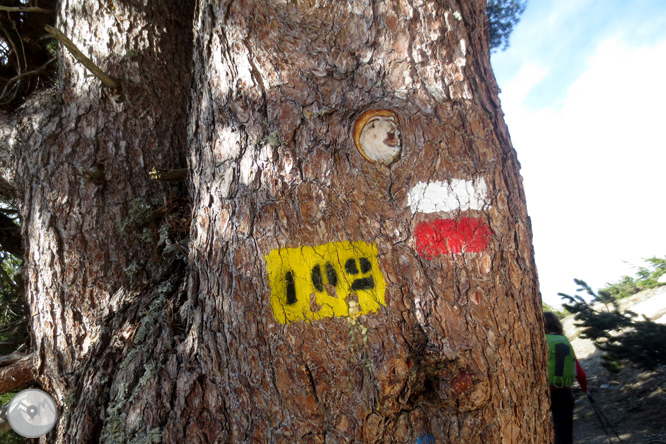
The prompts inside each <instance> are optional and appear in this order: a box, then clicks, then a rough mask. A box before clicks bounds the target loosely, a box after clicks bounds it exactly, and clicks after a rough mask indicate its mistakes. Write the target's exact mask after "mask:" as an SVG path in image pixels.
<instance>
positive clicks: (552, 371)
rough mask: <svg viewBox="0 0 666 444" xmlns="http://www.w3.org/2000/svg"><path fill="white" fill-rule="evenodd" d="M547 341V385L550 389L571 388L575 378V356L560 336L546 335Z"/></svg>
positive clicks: (567, 341) (568, 344) (569, 345)
mask: <svg viewBox="0 0 666 444" xmlns="http://www.w3.org/2000/svg"><path fill="white" fill-rule="evenodd" d="M546 340H547V341H548V384H549V385H550V386H551V387H557V388H564V387H571V386H573V383H574V379H575V378H576V355H574V351H573V347H571V344H570V343H569V340H567V338H565V337H564V336H561V335H546Z"/></svg>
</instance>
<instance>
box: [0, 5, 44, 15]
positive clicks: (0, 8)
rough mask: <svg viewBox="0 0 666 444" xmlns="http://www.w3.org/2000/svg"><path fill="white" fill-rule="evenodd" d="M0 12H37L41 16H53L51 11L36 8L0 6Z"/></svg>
mask: <svg viewBox="0 0 666 444" xmlns="http://www.w3.org/2000/svg"><path fill="white" fill-rule="evenodd" d="M0 11H7V12H38V13H41V14H53V12H54V11H52V10H51V9H44V8H40V7H38V6H0Z"/></svg>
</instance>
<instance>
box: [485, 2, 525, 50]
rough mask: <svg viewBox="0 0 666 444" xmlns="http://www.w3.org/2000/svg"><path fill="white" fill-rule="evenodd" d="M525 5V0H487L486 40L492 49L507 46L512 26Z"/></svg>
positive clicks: (518, 19) (501, 48) (502, 48)
mask: <svg viewBox="0 0 666 444" xmlns="http://www.w3.org/2000/svg"><path fill="white" fill-rule="evenodd" d="M526 6H527V1H526V0H488V6H487V8H486V16H487V17H488V28H489V29H488V31H489V37H488V40H489V42H490V48H491V49H492V50H493V51H497V50H498V49H500V50H502V51H504V50H505V49H507V48H508V47H509V37H510V36H511V33H512V32H513V27H514V26H516V25H517V24H518V22H519V21H520V16H522V15H523V12H524V11H525V7H526Z"/></svg>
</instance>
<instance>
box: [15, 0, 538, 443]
mask: <svg viewBox="0 0 666 444" xmlns="http://www.w3.org/2000/svg"><path fill="white" fill-rule="evenodd" d="M69 3H70V2H67V1H63V2H62V4H61V5H60V11H61V13H60V20H59V26H60V27H61V28H62V30H63V31H64V32H65V33H67V34H68V35H70V37H71V38H72V40H73V41H75V43H76V42H79V44H80V45H82V46H83V47H84V48H85V49H89V50H90V52H91V53H93V55H94V56H95V57H93V58H96V61H97V62H98V63H99V64H100V66H101V68H102V69H105V70H106V71H107V72H108V74H110V75H111V76H113V77H115V78H117V79H118V80H119V81H120V83H121V85H122V91H120V92H117V93H116V92H113V91H107V90H106V89H105V88H103V87H101V86H100V84H99V82H98V81H97V80H96V79H92V78H89V77H86V75H85V74H86V73H85V71H84V69H83V68H82V67H80V66H79V65H75V64H73V63H72V59H71V58H70V57H69V56H65V57H63V59H62V62H61V69H62V76H61V83H60V85H59V90H58V91H57V92H54V93H53V94H52V95H51V96H49V97H50V100H46V98H44V97H42V100H43V106H42V107H37V106H34V105H33V108H29V107H28V108H26V109H24V110H23V112H24V113H25V114H24V115H26V116H27V115H28V114H33V115H32V116H31V117H30V118H31V120H27V119H28V117H26V119H25V120H24V121H23V123H22V125H18V126H17V128H19V129H18V130H17V131H18V134H19V136H16V137H15V138H14V139H15V140H17V141H16V142H14V143H15V146H16V159H17V160H16V164H15V168H16V181H15V187H16V189H17V190H18V192H19V195H20V199H21V202H22V214H23V218H24V221H23V227H24V235H25V238H26V239H27V244H28V245H27V252H26V255H25V257H26V261H27V288H28V297H29V301H30V305H31V314H32V322H33V331H34V341H35V347H36V350H37V356H38V358H37V359H38V375H39V377H40V382H41V384H42V386H43V387H44V388H45V389H46V390H48V391H49V392H50V393H51V394H52V395H53V396H54V397H55V398H57V400H58V402H59V405H60V407H61V409H62V410H63V415H62V418H61V419H60V421H59V424H58V426H57V428H56V429H55V431H54V432H52V436H50V437H49V442H63V443H64V442H68V443H69V442H104V443H115V442H168V443H182V442H191V443H209V442H210V443H213V442H219V443H239V442H245V443H250V442H253V443H282V442H284V443H292V442H312V443H337V442H349V443H351V442H362V443H394V442H395V443H414V442H433V441H432V440H434V442H438V443H439V442H466V443H500V442H502V443H545V442H547V441H548V439H547V438H548V433H546V430H547V428H548V423H549V421H548V416H547V406H548V397H547V392H546V383H545V370H544V369H545V353H544V352H545V350H544V346H543V334H542V333H543V331H542V328H541V326H540V325H541V316H540V300H539V294H538V285H537V277H536V270H535V266H534V260H533V253H532V246H531V231H530V223H529V219H528V217H527V214H526V210H525V199H524V194H523V191H522V184H521V180H520V177H519V173H518V169H519V165H518V162H517V160H516V158H515V153H514V151H513V149H512V147H511V144H510V141H509V137H508V132H507V130H506V127H505V125H504V123H503V120H502V117H501V110H500V108H499V101H498V99H497V91H498V90H497V87H496V85H495V81H494V78H493V75H492V71H491V68H490V62H489V57H488V54H489V50H488V46H487V41H486V31H485V26H484V20H485V16H484V9H485V2H484V1H483V0H467V1H455V0H442V1H416V0H402V1H392V2H366V1H361V0H357V1H344V2H343V1H338V0H331V1H296V2H286V1H278V0H271V1H265V0H261V1H260V0H257V1H249V0H248V1H219V2H212V3H211V2H208V1H199V2H198V4H197V5H193V6H195V7H194V8H189V6H190V5H189V2H182V1H176V0H174V1H164V0H162V1H146V2H138V1H130V0H124V1H123V0H119V1H115V2H111V3H109V2H106V1H104V2H101V1H100V2H95V1H93V2H85V5H83V6H82V5H81V4H80V3H77V2H72V3H71V4H69ZM193 13H194V14H193ZM193 16H194V18H192V17H193ZM192 20H193V22H194V35H191V31H189V30H190V29H191V23H192ZM107 29H108V30H107ZM84 52H86V51H84ZM192 54H193V57H192ZM192 60H193V61H192ZM190 72H191V73H192V78H191V79H190V76H189V73H190ZM190 82H191V84H192V85H193V88H192V91H193V93H192V95H191V97H190V107H189V112H188V108H187V107H186V101H187V98H188V90H187V88H188V86H189V85H190ZM188 115H189V120H187V116H188ZM28 125H31V126H30V128H28ZM186 128H187V129H186ZM56 129H57V131H56ZM186 131H187V132H186ZM186 137H187V140H186ZM357 144H358V145H359V147H357ZM359 148H360V149H359ZM185 157H187V159H188V166H189V173H190V178H189V184H190V188H189V194H190V199H191V202H192V217H193V219H192V224H191V229H190V236H191V242H190V244H189V248H190V250H189V255H188V257H187V264H186V265H187V266H185V264H183V262H182V261H179V260H178V259H176V260H173V259H172V260H168V261H167V260H164V259H162V258H161V255H160V253H162V252H163V248H164V242H162V243H160V242H153V243H152V244H151V243H148V242H145V239H146V238H148V237H149V236H148V234H150V230H153V233H152V235H153V237H154V238H159V236H160V233H161V230H160V224H164V223H167V221H170V220H173V218H170V217H169V210H171V211H172V214H174V213H173V212H174V211H175V215H176V216H174V217H182V211H181V213H178V210H179V208H178V207H177V205H174V204H173V203H172V202H173V200H174V199H175V198H174V193H173V190H171V189H170V187H172V186H171V185H160V184H156V183H155V182H150V180H149V179H148V171H149V170H150V169H151V168H152V167H153V166H157V167H167V168H177V167H180V166H182V164H183V163H184V159H185ZM100 174H101V175H100ZM167 196H169V197H168V198H167ZM158 207H160V208H158ZM146 230H148V231H146ZM179 240H180V239H175V240H174V239H167V241H166V243H169V242H171V243H173V245H176V246H180V245H181V244H184V242H181V243H178V241H179ZM173 245H172V246H173ZM179 248H182V247H179ZM171 251H173V250H171ZM419 440H420V441H419Z"/></svg>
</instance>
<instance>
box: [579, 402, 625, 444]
mask: <svg viewBox="0 0 666 444" xmlns="http://www.w3.org/2000/svg"><path fill="white" fill-rule="evenodd" d="M586 394H587V399H589V400H590V404H592V409H593V410H594V413H596V415H597V418H599V422H600V423H601V428H603V429H604V432H605V433H606V435H607V436H608V442H611V438H612V436H611V435H610V433H608V429H609V428H610V429H611V430H612V431H613V433H614V434H615V437H616V438H617V440H618V441H620V443H622V440H621V439H620V436H619V435H618V434H617V432H616V431H615V428H613V425H612V424H611V422H610V421H609V420H608V418H606V415H604V413H603V412H602V411H601V407H599V406H598V405H597V401H595V400H594V398H593V397H592V395H590V392H587V393H586Z"/></svg>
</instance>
